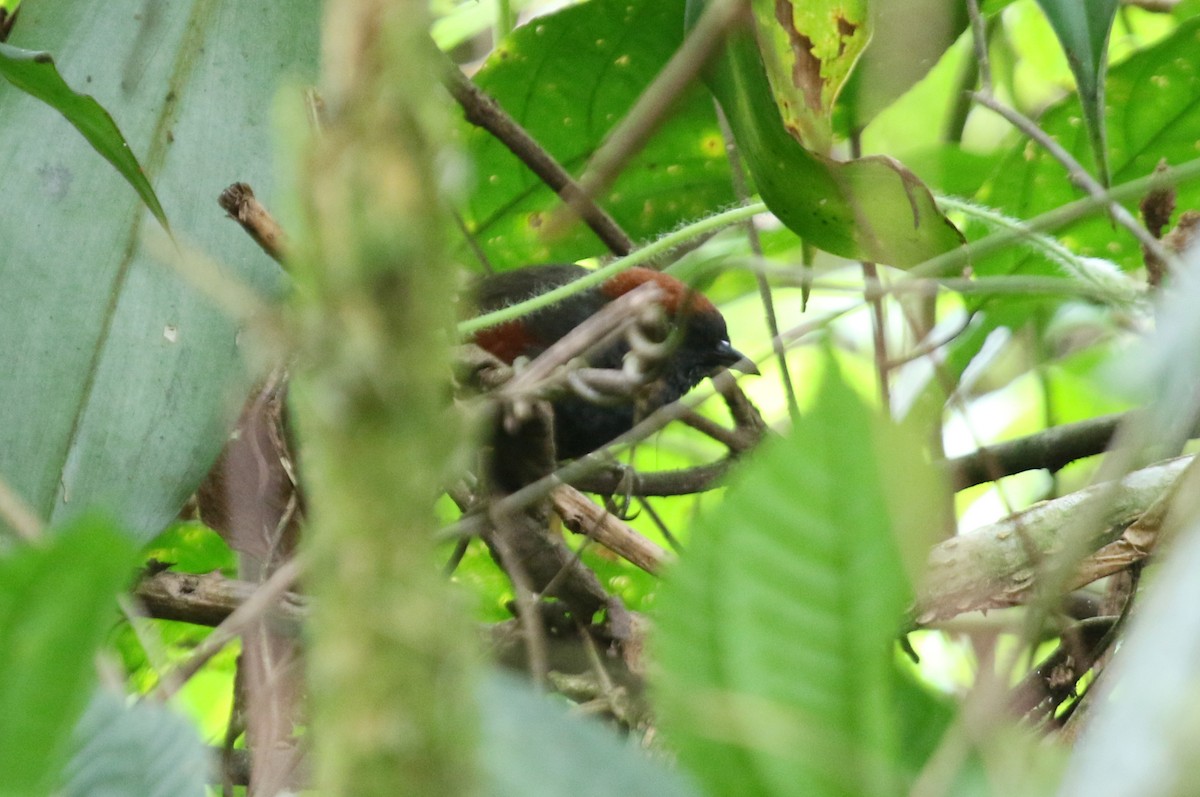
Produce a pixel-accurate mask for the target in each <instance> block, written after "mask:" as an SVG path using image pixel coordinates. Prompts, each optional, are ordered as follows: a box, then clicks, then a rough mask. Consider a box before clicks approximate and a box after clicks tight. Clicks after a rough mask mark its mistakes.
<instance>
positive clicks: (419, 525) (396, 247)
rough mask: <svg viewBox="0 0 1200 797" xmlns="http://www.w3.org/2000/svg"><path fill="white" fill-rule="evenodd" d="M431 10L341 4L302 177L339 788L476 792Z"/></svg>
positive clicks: (319, 707) (299, 399) (299, 256)
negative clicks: (454, 537) (439, 536)
mask: <svg viewBox="0 0 1200 797" xmlns="http://www.w3.org/2000/svg"><path fill="white" fill-rule="evenodd" d="M426 5H427V4H426V3H425V2H424V0H330V2H329V3H328V4H327V10H326V17H325V28H324V53H323V56H324V57H323V63H324V67H325V74H324V75H323V83H324V85H323V91H324V93H325V99H326V107H327V109H328V118H327V119H326V120H325V127H324V131H323V136H322V137H321V138H320V139H319V140H315V141H313V142H312V143H311V145H310V146H309V148H308V151H307V152H306V153H305V157H304V161H303V162H302V163H301V164H300V170H301V172H302V179H301V184H302V186H303V188H302V196H301V198H300V205H301V208H302V213H303V219H304V222H303V231H304V235H303V238H302V239H301V240H300V242H299V243H300V246H298V247H297V253H296V262H295V263H294V264H293V269H294V273H295V275H296V297H297V299H296V303H295V304H296V307H295V310H296V313H295V316H296V321H297V324H296V326H297V328H298V329H300V330H301V334H302V340H303V341H304V342H305V343H306V344H307V345H306V346H305V347H304V348H303V355H302V361H301V363H300V365H299V367H298V369H297V370H298V373H297V381H296V384H295V392H294V396H295V402H296V410H297V415H298V420H299V422H300V433H301V436H302V439H303V444H304V452H303V453H304V458H303V462H302V464H303V474H304V476H305V479H306V482H307V487H308V491H309V498H310V502H309V503H310V505H311V508H312V511H311V513H310V518H311V524H310V526H309V528H308V529H307V539H306V544H307V548H308V561H310V562H311V563H312V567H311V572H310V577H309V578H308V579H307V580H306V587H307V588H308V589H309V591H310V592H311V595H312V598H313V616H312V625H311V646H310V661H309V682H310V690H311V696H312V736H313V739H314V742H315V752H316V776H317V781H318V783H319V790H320V793H321V794H325V795H330V797H334V796H335V795H336V796H339V797H341V796H346V797H348V796H350V795H353V797H374V796H375V795H379V797H383V796H384V795H387V797H392V796H393V795H396V794H429V795H442V794H445V795H449V794H454V795H458V794H464V795H469V794H472V793H474V781H475V778H474V771H473V767H472V762H473V761H474V754H473V747H474V744H473V743H474V736H475V733H476V732H475V727H476V716H475V707H474V700H473V693H474V688H473V685H474V683H473V678H472V651H471V638H470V636H469V629H468V626H467V619H466V616H465V614H464V613H463V612H461V611H459V607H458V605H457V602H456V601H455V600H454V595H453V594H451V591H450V587H449V586H448V585H447V584H446V583H445V581H444V580H443V578H442V577H441V576H440V574H439V572H438V568H437V567H436V566H435V563H434V561H433V553H434V551H433V544H432V535H433V532H434V531H435V530H436V527H437V526H436V522H435V519H434V516H433V511H432V507H433V502H434V500H435V498H436V497H437V495H438V493H439V491H440V490H441V488H442V485H443V484H444V483H445V482H446V481H447V474H448V472H449V471H450V470H451V468H452V467H453V465H455V464H457V463H456V462H455V452H456V451H458V450H459V448H460V445H461V437H462V435H461V430H460V426H461V425H460V423H459V419H458V417H457V416H456V415H455V412H454V410H453V408H452V406H451V404H450V402H449V401H448V398H447V397H448V395H449V388H448V380H449V362H450V350H449V345H450V344H449V341H450V340H451V338H452V330H453V322H454V319H453V310H452V306H453V299H454V294H453V290H454V289H453V277H454V269H453V265H452V263H451V260H450V259H449V257H448V256H447V246H446V244H447V237H448V234H447V233H448V231H449V230H452V227H451V226H450V225H451V224H452V223H453V222H452V220H451V216H450V214H449V213H448V212H447V210H446V208H445V206H444V203H443V201H442V197H441V195H440V191H441V188H442V187H443V186H444V185H446V184H447V182H448V178H447V175H446V174H445V173H443V171H442V168H443V167H442V164H446V163H447V162H448V160H449V159H448V157H447V155H448V153H446V152H445V150H444V142H446V141H448V140H449V138H450V136H449V135H448V133H449V124H450V120H449V117H448V116H447V113H446V110H447V109H446V106H445V104H444V102H443V100H442V98H441V97H440V96H438V95H437V87H438V85H439V81H438V77H439V72H438V70H439V69H440V68H441V66H440V64H438V63H436V62H435V61H434V58H433V56H434V55H435V53H434V52H433V51H432V49H431V48H429V47H428V46H427V42H426V41H423V40H424V39H425V37H426V35H427V29H428V26H427V24H425V17H426Z"/></svg>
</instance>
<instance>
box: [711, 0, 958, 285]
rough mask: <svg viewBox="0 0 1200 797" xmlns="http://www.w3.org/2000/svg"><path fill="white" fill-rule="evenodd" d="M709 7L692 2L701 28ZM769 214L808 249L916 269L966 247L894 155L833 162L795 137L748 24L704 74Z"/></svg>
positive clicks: (728, 40)
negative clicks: (783, 119) (786, 123)
mask: <svg viewBox="0 0 1200 797" xmlns="http://www.w3.org/2000/svg"><path fill="white" fill-rule="evenodd" d="M704 6H705V0H689V4H688V17H689V20H692V21H694V20H695V19H696V18H698V16H699V14H700V13H701V12H702V11H703V8H704ZM706 81H707V83H708V86H709V89H710V90H711V91H712V93H713V95H714V96H716V98H717V100H718V101H719V102H720V103H721V108H722V109H723V110H724V111H725V115H726V116H727V117H728V118H729V124H730V127H732V128H733V135H734V138H735V139H737V144H738V148H739V150H740V151H741V154H742V157H744V158H745V160H746V164H747V166H748V167H749V170H750V174H751V175H752V176H753V178H754V182H755V184H756V185H757V187H758V191H759V194H761V196H762V199H763V201H764V202H766V203H767V207H768V208H770V209H771V212H772V213H774V214H775V215H776V216H777V217H779V220H780V221H782V222H783V223H784V224H785V225H787V227H788V229H790V230H791V231H792V232H794V233H796V234H797V235H799V236H800V237H801V238H803V239H804V240H805V243H808V244H811V245H813V246H816V247H819V248H821V249H824V250H825V251H827V252H831V253H833V254H835V255H841V256H842V257H848V258H854V259H858V260H871V261H875V262H879V263H886V264H888V265H892V266H897V267H901V268H904V267H909V266H914V265H916V264H918V263H921V262H923V261H925V260H928V259H929V258H931V257H934V256H936V255H939V254H942V253H943V252H947V251H949V250H950V249H953V248H955V247H957V246H959V245H961V244H962V236H961V235H960V234H959V232H958V230H957V229H955V227H954V225H953V224H951V223H950V221H949V219H947V218H946V217H945V216H944V215H943V214H942V212H941V211H940V210H939V209H938V207H937V204H936V203H935V202H934V201H933V196H932V195H931V194H930V193H929V189H928V188H926V187H925V185H924V184H923V183H922V182H921V181H920V180H919V179H918V178H917V176H916V175H914V174H913V173H912V172H910V171H908V170H907V169H905V168H904V167H903V166H902V165H901V164H899V163H898V162H897V161H895V160H893V159H891V158H885V157H869V158H859V159H857V160H851V161H835V160H833V159H831V158H827V157H825V156H824V155H821V154H819V153H816V152H811V151H809V150H808V149H806V148H805V147H803V146H801V144H800V143H799V142H798V141H797V140H796V139H795V138H793V137H792V136H791V135H790V134H789V133H788V130H787V128H786V127H785V125H784V123H783V121H782V119H781V118H780V115H779V109H778V107H777V106H776V104H775V100H774V98H773V96H772V93H771V86H770V83H769V81H768V80H767V73H766V72H765V71H764V68H763V62H762V58H761V55H760V53H759V49H758V46H757V44H756V41H755V37H754V33H753V31H752V30H751V29H750V28H749V27H748V26H744V25H743V26H740V27H736V28H734V29H733V30H731V31H730V32H729V33H728V35H727V36H726V42H725V46H724V48H723V49H722V51H721V52H720V53H719V54H718V55H717V56H716V57H715V58H714V59H713V60H712V62H711V63H710V68H709V70H708V71H707V73H706Z"/></svg>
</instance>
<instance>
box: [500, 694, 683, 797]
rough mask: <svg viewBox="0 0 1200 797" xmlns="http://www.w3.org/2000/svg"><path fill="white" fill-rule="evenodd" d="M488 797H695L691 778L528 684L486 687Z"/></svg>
mask: <svg viewBox="0 0 1200 797" xmlns="http://www.w3.org/2000/svg"><path fill="white" fill-rule="evenodd" d="M483 718H484V736H483V738H484V744H483V758H484V760H483V768H484V772H485V773H486V774H487V788H486V790H485V792H486V794H488V795H489V797H562V795H568V794H569V795H571V797H610V795H615V794H619V795H621V797H695V795H696V792H695V791H694V789H693V788H691V786H690V785H689V784H688V783H687V781H686V780H684V778H683V777H682V776H680V775H678V774H677V773H675V772H672V771H671V770H670V769H668V768H667V767H666V766H664V765H663V764H662V763H656V762H654V761H652V760H651V759H650V758H649V757H647V756H646V754H645V753H644V752H642V751H641V750H638V749H637V748H635V747H633V746H632V745H630V744H629V743H627V742H625V741H622V740H621V739H619V738H618V737H617V736H616V735H615V734H613V733H612V731H610V730H609V729H607V728H605V727H603V726H602V725H600V724H599V723H596V722H593V721H591V720H588V719H585V718H582V717H572V716H570V715H569V714H568V713H567V712H566V710H565V707H559V706H555V705H554V704H553V702H551V698H549V697H547V696H546V695H539V694H536V693H535V692H534V691H533V690H532V689H531V688H530V687H529V685H528V684H527V683H524V682H521V681H518V680H517V679H516V678H513V677H511V676H505V675H501V674H499V673H496V674H494V675H492V676H491V677H490V678H489V679H488V680H487V681H486V682H485V684H484V690H483Z"/></svg>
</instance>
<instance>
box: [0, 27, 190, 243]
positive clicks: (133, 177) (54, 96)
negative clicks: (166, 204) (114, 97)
mask: <svg viewBox="0 0 1200 797" xmlns="http://www.w3.org/2000/svg"><path fill="white" fill-rule="evenodd" d="M0 76H3V77H4V78H5V79H6V80H7V81H8V82H9V83H12V84H13V85H14V86H16V87H17V88H19V89H21V90H22V91H24V92H26V93H27V94H29V95H31V96H33V97H37V98H38V99H39V100H41V101H42V102H44V103H46V104H47V105H49V106H50V107H51V108H54V110H56V111H58V112H59V113H61V114H62V115H63V116H64V117H65V118H66V120H67V121H68V122H70V123H71V124H73V125H74V126H75V129H77V130H78V131H79V132H80V133H82V134H83V137H84V138H86V139H87V141H88V143H89V144H91V145H92V147H94V148H95V150H96V152H98V153H100V155H102V156H103V157H104V159H105V160H107V161H108V162H109V163H111V164H112V165H113V167H114V168H116V170H117V171H118V172H120V173H121V176H122V177H124V178H125V179H126V180H127V181H128V182H129V184H130V185H131V186H132V187H133V189H134V190H135V191H137V193H138V196H140V197H141V198H142V201H143V202H145V203H146V207H148V208H150V212H151V213H153V214H154V217H155V218H156V219H158V221H159V223H160V224H162V225H163V226H164V227H166V226H167V217H166V216H165V215H163V209H162V206H161V205H160V204H159V203H158V197H157V196H155V194H154V189H153V188H152V187H151V186H150V181H149V180H147V179H146V175H145V174H144V173H143V172H142V167H141V166H140V165H139V164H138V162H137V158H135V157H134V156H133V153H132V152H131V151H130V149H129V144H128V143H127V142H126V141H125V137H124V136H122V135H121V130H120V129H119V128H118V127H117V123H116V122H114V121H113V119H112V117H111V116H109V115H108V111H106V110H104V108H103V107H101V105H100V103H98V102H96V101H95V100H94V99H92V98H91V97H89V96H87V95H85V94H80V93H78V92H76V91H74V90H73V89H72V88H71V87H70V86H68V85H67V83H66V81H64V80H63V79H62V75H60V74H59V73H58V69H57V68H56V67H55V66H54V59H53V58H51V57H50V54H49V53H39V52H33V51H30V50H21V49H19V48H17V47H12V46H10V45H7V44H2V43H0Z"/></svg>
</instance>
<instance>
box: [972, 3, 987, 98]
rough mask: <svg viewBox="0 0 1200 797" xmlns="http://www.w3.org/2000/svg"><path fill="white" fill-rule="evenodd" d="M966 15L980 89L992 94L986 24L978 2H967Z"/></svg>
mask: <svg viewBox="0 0 1200 797" xmlns="http://www.w3.org/2000/svg"><path fill="white" fill-rule="evenodd" d="M967 13H968V14H969V15H970V18H971V36H972V38H973V40H974V49H975V62H976V68H977V69H978V72H979V84H980V87H981V88H982V89H983V90H984V91H985V92H987V93H988V94H991V93H992V67H991V62H990V59H989V58H988V33H987V22H986V20H984V18H983V14H981V13H980V12H979V0H967Z"/></svg>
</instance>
